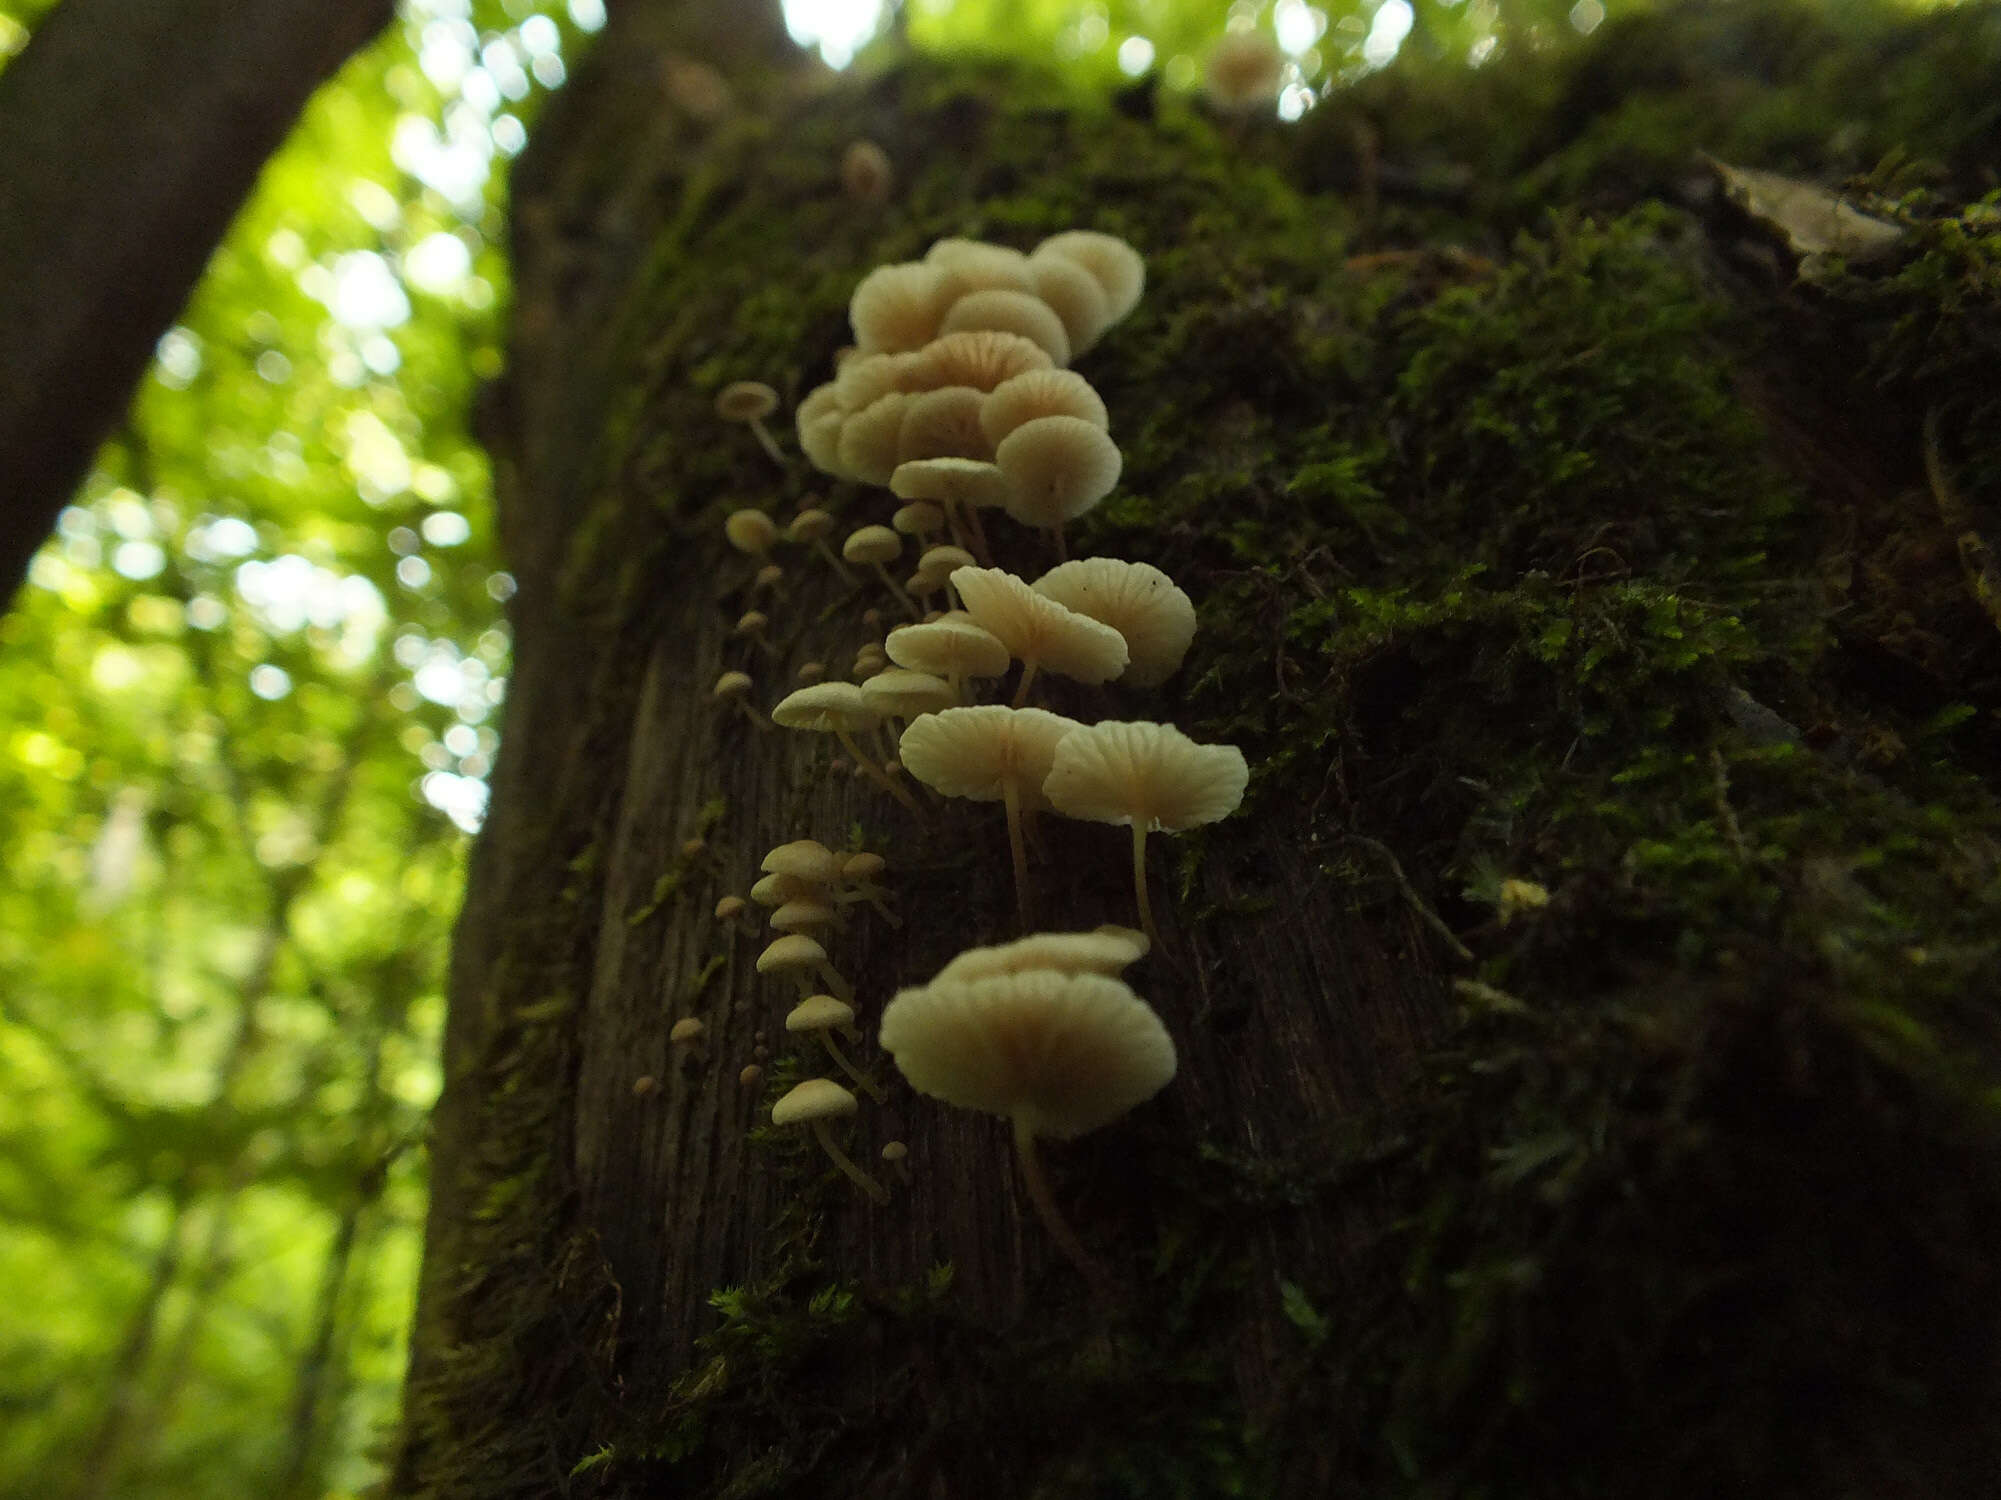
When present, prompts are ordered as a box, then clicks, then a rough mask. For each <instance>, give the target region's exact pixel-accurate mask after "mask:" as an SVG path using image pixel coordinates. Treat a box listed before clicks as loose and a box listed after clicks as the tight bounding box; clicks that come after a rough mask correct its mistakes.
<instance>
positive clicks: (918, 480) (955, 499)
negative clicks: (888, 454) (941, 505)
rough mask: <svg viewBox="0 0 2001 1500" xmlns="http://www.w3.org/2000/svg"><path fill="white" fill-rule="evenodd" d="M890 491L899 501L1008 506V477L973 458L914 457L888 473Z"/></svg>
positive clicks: (982, 506)
mask: <svg viewBox="0 0 2001 1500" xmlns="http://www.w3.org/2000/svg"><path fill="white" fill-rule="evenodd" d="M889 490H890V493H891V494H893V495H895V496H896V497H897V498H898V499H901V500H941V501H950V502H952V503H953V504H956V505H970V506H973V507H974V508H976V509H982V510H993V509H996V508H998V507H1000V506H1003V505H1006V504H1007V503H1008V496H1009V494H1010V493H1011V491H1010V490H1009V489H1008V484H1007V476H1006V475H1005V474H1003V473H1001V471H1000V470H999V468H997V467H996V466H995V465H993V464H990V463H982V462H981V461H980V460H979V459H976V458H914V459H911V460H910V461H909V462H908V463H900V464H898V465H897V466H896V468H895V469H893V470H892V471H891V472H890V476H889Z"/></svg>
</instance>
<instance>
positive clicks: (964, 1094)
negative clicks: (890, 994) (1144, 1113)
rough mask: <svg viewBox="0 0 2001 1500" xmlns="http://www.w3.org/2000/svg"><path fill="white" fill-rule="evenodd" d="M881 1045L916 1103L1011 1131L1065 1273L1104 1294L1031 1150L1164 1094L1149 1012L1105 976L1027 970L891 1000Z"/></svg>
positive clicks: (1160, 1046)
mask: <svg viewBox="0 0 2001 1500" xmlns="http://www.w3.org/2000/svg"><path fill="white" fill-rule="evenodd" d="M880 1037H881V1041H882V1046H883V1048H884V1050H885V1051H887V1052H888V1053H889V1054H890V1056H891V1057H892V1058H893V1059H895V1062H896V1066H897V1068H898V1070H899V1071H900V1072H902V1074H903V1076H904V1078H905V1079H907V1080H908V1081H909V1083H910V1086H911V1087H912V1088H914V1089H916V1090H917V1091H918V1092H919V1093H920V1094H929V1095H930V1096H931V1097H932V1098H934V1099H942V1100H943V1101H944V1102H945V1103H947V1104H952V1105H956V1106H958V1107H959V1108H961V1109H976V1110H981V1111H983V1112H985V1113H988V1114H996V1115H1001V1116H1004V1117H1006V1118H1007V1119H1008V1120H1009V1121H1011V1122H1012V1124H1013V1127H1014V1142H1015V1152H1016V1155H1017V1157H1018V1158H1019V1160H1020V1162H1021V1175H1022V1180H1023V1182H1024V1183H1025V1184H1026V1186H1027V1188H1028V1196H1029V1201H1030V1202H1031V1203H1033V1204H1034V1205H1035V1210H1036V1212H1037V1213H1038V1214H1039V1215H1040V1216H1041V1218H1042V1222H1043V1224H1044V1226H1045V1227H1046V1228H1047V1229H1048V1230H1049V1233H1050V1235H1051V1237H1052V1238H1053V1239H1055V1241H1056V1243H1057V1245H1058V1246H1059V1247H1060V1248H1061V1249H1062V1251H1063V1253H1064V1254H1065V1255H1066V1256H1068V1257H1069V1259H1070V1262H1071V1264H1073V1265H1074V1266H1076V1267H1077V1269H1078V1270H1079V1271H1080V1272H1082V1273H1083V1275H1084V1277H1085V1279H1086V1280H1087V1281H1089V1282H1090V1283H1091V1285H1092V1286H1093V1287H1094V1288H1095V1289H1097V1290H1099V1291H1100V1292H1104V1291H1108V1290H1109V1283H1108V1281H1107V1278H1106V1277H1105V1274H1104V1272H1103V1271H1102V1270H1100V1269H1099V1267H1098V1266H1097V1264H1096V1262H1094V1261H1093V1260H1092V1259H1091V1257H1090V1256H1089V1255H1088V1254H1086V1253H1085V1250H1084V1246H1083V1243H1082V1242H1081V1241H1080V1240H1079V1239H1078V1238H1077V1236H1076V1233H1075V1232H1074V1231H1073V1230H1072V1229H1071V1228H1070V1226H1069V1224H1068V1222H1067V1221H1066V1220H1065V1219H1064V1218H1063V1215H1062V1214H1061V1213H1060V1212H1059V1211H1058V1210H1057V1207H1056V1200H1055V1198H1054V1197H1053V1196H1052V1195H1051V1194H1050V1191H1049V1184H1048V1181H1047V1180H1046V1179H1045V1178H1044V1176H1043V1173H1042V1166H1041V1162H1040V1160H1039V1158H1038V1157H1037V1154H1036V1147H1035V1142H1036V1138H1037V1137H1038V1136H1053V1137H1055V1138H1056V1139H1058V1140H1068V1139H1071V1138H1073V1137H1076V1136H1080V1135H1083V1134H1085V1133H1087V1132H1089V1131H1092V1130H1096V1129H1098V1128H1099V1127H1100V1126H1103V1125H1108V1124H1110V1123H1111V1122H1112V1121H1113V1120H1116V1119H1117V1118H1118V1117H1119V1116H1120V1115H1123V1114H1125V1113H1126V1112H1127V1111H1129V1110H1131V1109H1132V1108H1134V1107H1135V1106H1136V1105H1138V1104H1140V1103H1141V1102H1143V1101H1144V1100H1146V1099H1149V1098H1151V1097H1152V1096H1153V1095H1154V1094H1156V1093H1158V1092H1159V1091H1160V1090H1161V1089H1162V1088H1164V1087H1165V1086H1166V1085H1167V1082H1168V1080H1169V1079H1171V1078H1173V1077H1174V1071H1175V1065H1176V1063H1175V1055H1174V1043H1173V1041H1172V1039H1170V1038H1169V1036H1168V1034H1167V1028H1166V1027H1165V1026H1163V1025H1162V1024H1161V1022H1160V1017H1159V1016H1157V1015H1155V1014H1154V1011H1153V1008H1152V1007H1151V1006H1149V1005H1148V1004H1147V1003H1146V1002H1145V1001H1144V1000H1142V999H1140V998H1139V996H1137V995H1135V994H1134V993H1133V992H1132V991H1131V990H1130V989H1129V988H1127V987H1126V986H1125V985H1124V984H1123V983H1121V982H1120V981H1119V980H1117V979H1113V978H1111V977H1109V976H1108V975H1104V974H1060V973H1056V972H1054V971H1052V970H1047V969H1038V970H1028V971H1024V972H1021V973H1016V974H1000V975H994V976H991V977H989V978H986V979H976V980H970V981H965V982H951V981H939V980H934V981H933V982H932V983H931V984H929V985H926V986H923V987H921V988H916V989H906V990H900V991H898V993H897V995H896V997H895V998H894V999H893V1000H891V1001H890V1002H889V1004H888V1006H887V1007H885V1008H884V1010H883V1013H882V1028H881V1032H880Z"/></svg>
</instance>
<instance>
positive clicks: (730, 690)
mask: <svg viewBox="0 0 2001 1500" xmlns="http://www.w3.org/2000/svg"><path fill="white" fill-rule="evenodd" d="M1003 670H1005V669H1003ZM995 675H996V676H998V675H999V674H998V673H996V674H995ZM752 686H753V684H752V682H751V680H750V676H749V674H748V673H744V672H725V673H723V675H722V676H720V677H718V678H717V679H716V685H715V686H714V687H712V688H710V689H709V696H710V697H711V698H714V699H715V700H716V701H717V702H718V703H720V702H722V701H723V700H724V699H727V698H741V697H742V696H743V695H744V694H745V693H747V692H749V691H750V690H751V688H752Z"/></svg>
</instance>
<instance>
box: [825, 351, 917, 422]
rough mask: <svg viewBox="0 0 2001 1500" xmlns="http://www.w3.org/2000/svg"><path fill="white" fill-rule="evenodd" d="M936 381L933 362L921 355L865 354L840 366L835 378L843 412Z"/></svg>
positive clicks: (911, 353)
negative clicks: (932, 369)
mask: <svg viewBox="0 0 2001 1500" xmlns="http://www.w3.org/2000/svg"><path fill="white" fill-rule="evenodd" d="M936 384H937V381H936V380H935V379H933V378H932V373H931V362H930V360H928V359H926V358H925V357H924V356H923V355H922V354H917V353H913V352H910V351H905V352H902V353H898V354H862V355H857V356H856V357H855V358H853V359H851V360H849V361H848V362H847V363H846V364H844V365H842V366H841V369H840V373H839V374H837V375H836V376H835V377H834V393H835V395H836V396H838V397H839V398H840V403H841V409H842V410H843V411H850V412H854V411H861V410H862V409H863V408H864V407H866V406H868V405H869V404H870V403H872V402H874V401H877V400H879V399H880V398H882V397H884V396H887V395H889V394H890V393H892V392H894V391H902V392H904V393H905V394H906V395H908V394H910V393H912V392H915V391H928V390H930V389H931V388H932V387H933V386H934V385H936Z"/></svg>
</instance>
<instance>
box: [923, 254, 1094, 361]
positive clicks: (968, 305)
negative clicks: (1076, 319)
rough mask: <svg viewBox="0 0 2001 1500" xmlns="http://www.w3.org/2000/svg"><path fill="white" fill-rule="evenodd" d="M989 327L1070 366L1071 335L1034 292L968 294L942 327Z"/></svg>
mask: <svg viewBox="0 0 2001 1500" xmlns="http://www.w3.org/2000/svg"><path fill="white" fill-rule="evenodd" d="M1026 263H1027V262H1026V261H1025V260H1024V262H1023V264H1024V265H1026ZM988 328H991V329H997V330H999V331H1000V332H1003V333H1015V334H1019V335H1021V337H1023V338H1025V339H1027V340H1028V341H1029V342H1030V343H1031V344H1033V345H1035V346H1036V348H1038V349H1040V350H1041V351H1042V352H1043V353H1044V354H1046V355H1048V356H1049V359H1050V363H1052V364H1055V365H1067V364H1069V363H1070V335H1069V332H1068V331H1067V330H1066V329H1065V328H1064V326H1063V320H1062V319H1061V318H1059V317H1057V316H1056V313H1055V310H1054V309H1052V308H1051V307H1050V305H1049V304H1048V303H1047V302H1044V301H1043V300H1042V299H1041V298H1040V297H1038V296H1036V295H1035V293H1034V292H1018V291H1010V290H1007V289H1006V288H1002V287H990V288H987V289H984V290H981V291H976V292H968V293H966V295H965V296H963V297H961V298H959V299H958V300H957V301H956V302H954V303H953V304H952V305H951V306H950V307H948V308H947V309H946V310H945V316H944V318H943V320H942V321H940V323H939V324H938V332H939V333H940V334H951V333H962V332H966V331H969V330H973V329H988Z"/></svg>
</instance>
